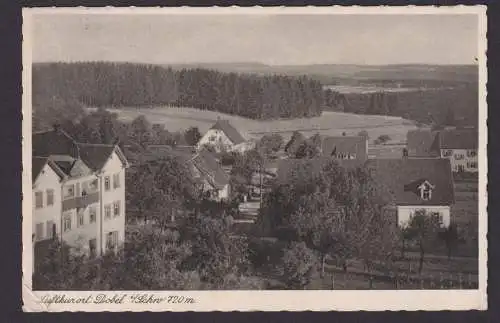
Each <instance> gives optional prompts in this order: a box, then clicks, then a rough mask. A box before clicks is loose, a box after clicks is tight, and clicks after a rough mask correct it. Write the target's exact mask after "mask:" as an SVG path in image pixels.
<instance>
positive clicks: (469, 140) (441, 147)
mask: <svg viewBox="0 0 500 323" xmlns="http://www.w3.org/2000/svg"><path fill="white" fill-rule="evenodd" d="M407 145H408V156H409V157H410V158H427V157H435V158H446V159H449V160H450V163H451V169H452V171H453V172H455V173H459V172H470V173H476V172H477V171H478V165H477V161H478V160H477V154H478V151H477V147H478V132H477V129H467V128H466V129H445V130H438V131H430V130H414V131H409V132H408V135H407Z"/></svg>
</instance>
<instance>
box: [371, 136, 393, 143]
mask: <svg viewBox="0 0 500 323" xmlns="http://www.w3.org/2000/svg"><path fill="white" fill-rule="evenodd" d="M389 140H391V137H389V136H388V135H380V136H378V138H377V139H375V144H376V145H380V144H384V143H386V142H388V141H389Z"/></svg>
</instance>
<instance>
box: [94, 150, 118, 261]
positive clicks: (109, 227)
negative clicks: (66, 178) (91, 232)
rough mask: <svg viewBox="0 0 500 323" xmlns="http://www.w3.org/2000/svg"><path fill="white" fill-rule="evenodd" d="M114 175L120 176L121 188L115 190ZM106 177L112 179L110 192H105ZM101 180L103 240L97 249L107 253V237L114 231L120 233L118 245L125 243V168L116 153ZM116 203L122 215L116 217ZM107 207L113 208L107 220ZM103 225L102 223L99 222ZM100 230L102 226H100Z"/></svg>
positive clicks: (111, 157)
mask: <svg viewBox="0 0 500 323" xmlns="http://www.w3.org/2000/svg"><path fill="white" fill-rule="evenodd" d="M113 174H119V178H120V180H119V181H120V186H119V187H118V188H114V183H113ZM106 176H109V177H110V180H111V181H110V183H111V185H110V190H109V191H105V190H104V178H105V177H106ZM99 177H100V180H101V185H100V187H101V190H102V193H101V217H100V219H101V220H102V235H101V240H100V241H98V242H99V243H98V245H97V248H98V249H99V248H100V247H102V251H103V252H105V251H106V235H107V234H108V233H109V232H112V231H118V243H123V242H124V241H125V168H124V166H123V164H122V162H121V160H120V158H119V157H118V155H117V154H116V152H114V153H113V154H112V155H111V156H110V158H109V160H108V161H107V163H106V164H105V165H104V167H103V169H102V174H101V175H100V176H99ZM115 201H119V202H120V215H119V216H117V217H115V216H114V213H113V212H114V210H113V203H114V202H115ZM106 205H110V206H111V218H110V219H105V214H104V208H105V206H106ZM98 222H100V223H101V221H98ZM98 227H99V229H101V228H100V226H99V225H98Z"/></svg>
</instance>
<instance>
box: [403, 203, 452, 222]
mask: <svg viewBox="0 0 500 323" xmlns="http://www.w3.org/2000/svg"><path fill="white" fill-rule="evenodd" d="M422 209H425V210H426V211H427V212H428V213H430V212H439V213H440V214H441V215H442V217H443V226H444V227H448V226H449V225H450V207H449V206H421V205H417V206H398V224H399V226H401V227H404V226H406V225H407V224H408V222H409V221H410V217H411V216H412V215H413V214H415V211H416V210H422Z"/></svg>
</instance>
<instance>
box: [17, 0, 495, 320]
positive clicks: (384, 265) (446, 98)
mask: <svg viewBox="0 0 500 323" xmlns="http://www.w3.org/2000/svg"><path fill="white" fill-rule="evenodd" d="M486 64H487V60H486V8H485V6H455V7H452V6H450V7H445V6H443V7H430V6H429V7H426V6H418V7H417V6H408V7H390V6H384V7H382V6H381V7H354V6H353V7H349V6H344V7H340V6H333V7H302V8H299V7H295V8H291V7H290V8H288V7H267V8H263V7H253V8H240V7H225V8H218V7H207V8H190V7H182V8H159V7H158V8H112V7H107V8H83V7H80V8H57V7H53V8H24V9H23V104H22V111H23V143H22V145H23V164H24V167H23V177H22V180H23V197H24V199H23V216H22V223H23V225H22V227H23V232H22V236H23V258H22V259H23V302H24V307H23V308H24V311H27V312H40V311H48V312H60V311H306V310H307V311H361V310H363V311H375V310H376V311H380V310H388V311H397V310H409V311H413V310H473V309H477V310H485V309H487V294H486V286H487V238H486V234H487V173H488V169H487V159H488V157H487V150H486V146H487V123H486V120H487V104H486V81H487V69H486Z"/></svg>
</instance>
